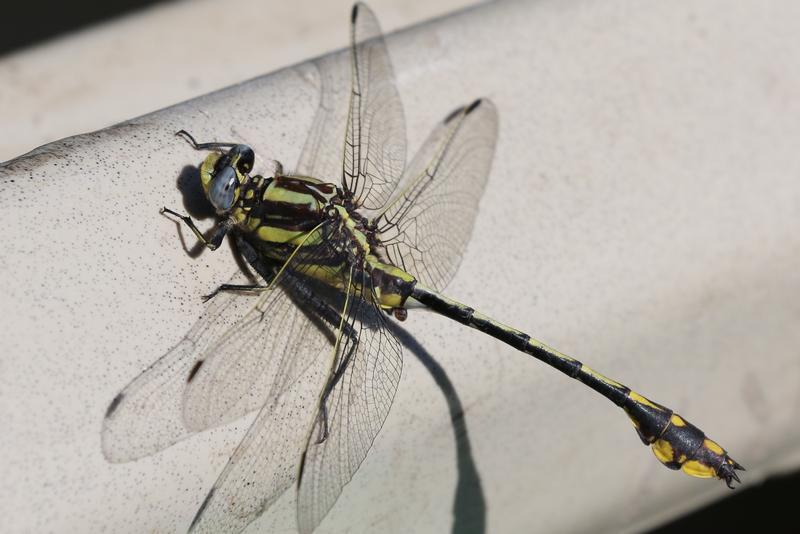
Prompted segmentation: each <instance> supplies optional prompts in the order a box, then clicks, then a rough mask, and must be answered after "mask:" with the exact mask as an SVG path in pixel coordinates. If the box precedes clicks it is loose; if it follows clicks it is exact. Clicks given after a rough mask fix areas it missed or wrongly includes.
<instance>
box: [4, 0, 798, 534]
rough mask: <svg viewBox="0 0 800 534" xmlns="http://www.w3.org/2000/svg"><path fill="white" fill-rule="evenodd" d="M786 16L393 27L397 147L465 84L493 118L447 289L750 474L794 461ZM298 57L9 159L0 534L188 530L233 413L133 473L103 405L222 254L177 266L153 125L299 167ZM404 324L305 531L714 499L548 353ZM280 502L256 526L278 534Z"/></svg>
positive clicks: (580, 6) (233, 433) (401, 527)
mask: <svg viewBox="0 0 800 534" xmlns="http://www.w3.org/2000/svg"><path fill="white" fill-rule="evenodd" d="M798 10H800V6H798V5H797V4H796V3H794V2H790V1H788V0H787V1H783V2H773V3H771V4H770V5H769V6H768V7H765V6H755V5H754V4H739V5H733V4H731V3H729V2H724V1H722V0H695V1H689V0H685V1H678V2H670V3H669V4H666V3H663V2H657V1H655V0H653V1H649V2H631V1H625V0H610V1H607V2H596V3H592V2H583V1H578V0H575V1H557V0H549V1H544V0H542V1H538V2H514V3H501V4H495V5H489V6H484V7H481V8H478V9H475V10H472V11H468V12H464V13H461V14H458V15H456V16H454V17H450V18H446V19H443V20H440V21H437V22H435V23H432V24H428V25H423V26H419V27H416V28H413V29H411V30H409V31H405V32H402V33H400V34H397V35H394V36H392V37H391V38H390V39H389V40H388V44H389V48H390V52H391V54H392V58H393V61H394V65H395V70H396V73H397V77H398V83H399V87H400V93H401V96H402V97H403V100H404V104H405V109H406V115H407V119H408V132H409V147H410V149H411V150H412V151H413V150H415V148H416V147H417V146H418V144H419V143H420V142H421V141H422V139H423V138H424V136H425V135H426V134H427V133H428V131H429V129H430V128H431V127H432V125H433V124H434V123H435V122H436V121H437V120H438V119H439V118H441V117H442V116H443V115H444V114H445V113H447V112H448V111H449V110H451V109H452V108H453V107H454V106H456V105H458V104H461V103H463V102H466V101H468V100H470V99H472V98H473V97H475V96H480V95H484V96H488V97H490V98H491V99H492V100H493V101H494V102H495V103H496V105H497V108H498V110H499V112H500V117H501V125H500V139H499V143H498V146H497V156H496V160H495V164H494V166H493V170H492V175H491V177H490V180H489V186H488V189H487V192H486V194H485V196H484V199H483V202H482V204H481V211H480V213H479V215H478V219H477V224H476V230H475V235H474V238H473V240H472V241H471V242H470V245H469V249H468V252H467V255H466V257H465V260H464V262H463V264H462V267H461V269H460V270H459V272H458V274H457V276H456V279H455V280H454V282H453V283H452V284H451V286H450V287H449V288H448V292H449V294H451V295H452V296H453V297H455V298H458V299H459V300H462V301H464V302H467V303H470V304H471V305H474V306H475V307H477V308H479V309H481V310H482V311H484V312H486V313H489V314H492V315H494V316H496V317H497V318H498V319H501V320H504V321H506V322H509V323H511V324H514V325H515V326H517V327H519V328H522V329H525V330H527V331H528V332H530V333H532V334H533V335H535V336H537V337H539V338H540V339H542V340H544V341H546V342H548V343H550V344H552V345H554V346H556V347H558V348H560V349H561V350H563V351H565V352H567V353H569V354H572V355H574V356H576V357H579V358H581V359H583V360H584V361H586V362H587V363H589V364H590V365H592V366H593V367H595V368H597V369H598V370H601V371H604V372H606V373H607V374H609V375H610V376H612V377H615V378H618V379H620V380H622V381H624V382H625V383H627V384H629V385H630V386H632V387H635V388H636V389H638V390H639V391H641V392H643V393H645V394H647V395H649V396H651V397H652V398H653V399H654V400H657V401H660V402H663V403H665V404H668V405H669V406H671V407H673V408H675V409H677V410H678V411H680V412H681V413H682V414H683V415H685V416H686V417H688V418H689V419H690V420H691V421H692V422H694V423H696V424H698V425H699V426H701V427H702V428H704V429H705V430H706V431H707V432H708V433H709V435H710V436H711V437H713V438H715V439H717V440H718V441H719V442H720V443H721V444H722V445H723V446H725V447H726V448H728V449H729V450H730V451H731V454H732V455H733V456H734V458H736V459H737V460H738V461H740V462H742V463H743V464H745V465H746V466H747V468H748V472H747V473H746V474H745V475H746V479H745V483H750V484H752V483H753V482H754V481H756V480H758V479H759V478H761V477H762V476H764V475H765V474H766V473H768V472H771V471H774V470H775V469H777V468H778V467H787V466H792V465H794V466H796V465H798V463H800V462H798V450H799V449H800V429H798V427H797V425H796V421H797V419H798V416H799V415H800V349H798V347H800V330H799V329H798V328H797V324H798V319H800V301H798V299H797V295H798V293H799V292H800V232H798V228H799V227H800V151H798V150H797V147H798V146H800V105H798V99H797V97H796V95H797V94H800V67H798V66H800V61H798V59H799V58H800V42H798V40H797V39H796V24H795V23H794V21H796V20H797V16H798V15H800V12H798ZM380 15H381V13H380V11H378V16H379V17H380ZM341 35H342V44H344V40H345V39H346V13H343V16H342V17H341ZM306 74H307V71H306V70H305V69H304V68H302V67H299V68H295V69H288V70H284V71H280V72H278V73H276V74H273V75H270V76H266V77H264V78H259V79H257V80H254V81H252V82H248V83H246V84H243V85H239V86H236V87H232V88H230V89H227V90H224V91H221V92H218V93H214V94H211V95H209V96H206V97H202V98H199V99H196V100H193V101H189V102H187V103H185V104H182V105H179V106H175V107H173V108H169V109H166V110H164V111H161V112H158V113H155V114H152V115H148V116H145V117H142V118H140V119H137V120H135V121H133V122H131V123H128V124H125V125H121V126H118V127H116V128H113V129H110V130H106V131H102V132H99V133H95V134H90V135H87V136H83V137H77V138H73V139H68V140H65V141H61V142H58V143H55V144H53V145H49V146H47V147H45V148H44V149H42V150H41V151H39V152H38V153H37V154H33V155H30V156H28V157H26V158H22V159H19V160H16V161H14V162H11V163H9V164H6V165H5V167H3V168H1V169H0V180H2V187H0V206H2V209H0V214H1V215H0V225H2V228H3V229H4V235H5V238H6V239H5V246H4V247H3V251H2V253H1V254H0V280H2V283H1V284H0V313H1V314H2V317H3V321H2V322H1V323H0V339H2V349H1V350H0V352H1V353H2V359H0V420H2V421H3V427H4V432H3V439H2V440H0V457H2V458H3V477H2V479H0V480H2V481H0V515H2V517H3V518H4V525H5V526H4V528H6V529H8V530H9V531H12V532H28V531H36V532H40V531H63V532H66V531H113V532H144V531H148V532H149V531H156V532H172V531H183V530H185V528H186V527H187V526H188V524H189V521H190V520H191V518H192V516H193V514H194V512H195V511H196V509H197V506H198V505H199V504H200V502H201V500H202V499H203V497H204V496H205V493H206V491H207V490H208V488H210V486H211V484H212V483H213V481H214V479H215V478H216V476H217V474H218V473H219V471H220V470H221V469H222V467H223V466H224V464H225V461H226V459H227V457H228V455H229V454H230V453H231V452H232V450H233V447H235V445H236V443H237V441H238V440H239V439H240V438H241V436H242V435H243V432H244V430H245V428H246V426H247V422H246V421H241V422H238V423H236V424H232V425H230V426H229V427H227V428H224V429H219V430H215V431H212V432H209V433H205V434H201V435H199V436H197V437H195V438H193V439H190V440H187V441H184V442H182V443H180V444H178V445H176V446H174V447H172V448H170V449H168V450H166V451H164V452H163V453H160V454H157V455H155V456H152V457H150V458H146V459H143V460H141V461H138V462H135V463H131V464H124V465H109V464H107V463H106V462H105V461H104V459H103V456H102V454H101V450H100V424H101V420H102V417H103V412H104V410H105V408H106V406H107V404H108V402H109V401H110V400H111V399H112V398H113V397H114V395H115V394H116V393H117V392H118V391H119V389H120V388H121V387H123V386H124V385H125V384H126V383H127V382H128V381H129V380H130V379H131V378H133V377H134V376H135V375H136V374H137V373H138V372H139V371H141V370H142V369H143V368H144V367H145V366H146V365H148V364H149V363H151V362H152V361H153V360H155V359H156V358H157V357H158V356H159V355H160V354H162V353H163V352H164V351H165V350H167V349H168V348H169V347H170V346H171V345H172V344H173V343H174V342H175V341H177V340H178V339H179V338H180V337H181V335H182V334H183V333H184V331H185V330H186V328H187V327H188V326H189V325H190V324H191V323H192V322H193V321H194V319H195V318H196V317H197V316H198V314H199V313H200V311H201V310H202V306H203V305H202V302H201V301H200V299H199V296H200V295H202V294H204V293H205V292H207V291H208V290H209V288H212V287H214V286H215V285H216V284H218V283H219V282H220V281H222V280H225V279H226V278H227V277H228V276H229V275H230V274H231V273H232V272H234V271H235V269H236V266H235V263H234V261H233V258H232V256H231V254H230V253H229V252H228V251H227V250H220V251H218V252H216V253H203V254H201V255H199V256H198V257H196V258H192V257H189V256H187V254H186V252H185V251H184V249H183V248H182V247H181V242H180V238H179V235H180V233H181V232H179V230H178V228H177V226H176V225H175V224H174V223H173V222H172V221H170V220H168V219H165V218H163V217H161V216H159V215H158V209H159V208H160V207H161V206H162V205H167V206H172V207H178V208H181V209H182V196H181V192H180V191H179V190H178V189H177V187H176V181H177V179H178V176H179V175H180V173H181V172H182V170H183V169H184V168H185V166H187V165H193V164H196V163H197V154H196V153H194V152H193V151H192V150H191V149H190V148H189V147H188V146H187V145H186V144H185V143H183V142H181V141H180V140H178V139H176V138H174V137H173V135H172V134H173V132H174V131H175V130H177V129H179V128H186V129H189V130H190V131H192V132H193V133H194V134H195V135H196V136H197V137H198V138H202V139H207V138H230V136H231V135H232V127H234V128H235V131H236V133H237V134H238V135H239V136H241V138H243V139H245V140H246V141H248V142H250V143H251V144H253V145H254V146H255V148H256V149H257V150H259V151H260V153H261V154H262V155H263V156H265V157H276V158H278V159H281V160H282V161H284V162H285V163H286V165H287V166H289V167H291V165H292V163H293V162H294V161H296V159H297V156H298V153H299V150H300V147H301V146H302V142H303V139H304V135H305V133H306V130H307V128H308V127H309V125H310V122H311V118H312V115H313V111H314V106H315V102H316V93H315V86H314V84H313V83H310V78H308V77H307V76H306ZM204 222H205V223H206V224H210V221H208V220H207V221H204ZM183 235H184V237H186V239H187V241H188V246H189V247H191V246H192V244H193V241H192V240H191V239H190V238H189V237H188V236H187V234H186V233H185V232H183ZM405 326H406V327H407V328H408V330H409V331H410V332H411V333H412V334H413V335H414V336H416V337H417V339H418V340H419V341H420V342H421V343H422V344H423V345H424V346H425V347H426V348H427V350H428V351H430V353H431V354H432V355H433V356H434V357H435V359H436V361H437V362H438V364H439V365H440V366H441V369H442V370H443V371H441V372H439V373H438V374H437V373H434V374H433V375H432V374H431V372H429V370H428V368H426V367H425V366H424V365H421V364H420V361H419V360H418V359H417V358H415V357H414V356H413V355H412V354H410V353H408V352H407V354H406V365H405V367H404V371H403V378H402V381H401V384H400V390H399V392H398V394H397V397H396V398H395V403H394V407H393V409H392V412H391V413H390V415H389V418H388V420H387V422H386V424H385V425H384V428H383V430H382V431H381V433H380V435H379V436H378V438H377V440H376V442H375V445H374V447H373V450H372V451H371V452H370V454H369V456H368V457H367V460H366V461H365V462H364V464H363V465H362V467H361V469H360V470H359V471H358V473H357V474H356V476H355V478H354V479H353V481H352V483H351V484H349V485H348V486H347V487H346V488H345V491H344V493H343V494H342V497H341V498H340V500H339V502H338V503H337V504H336V506H335V507H334V509H333V510H332V512H331V513H330V515H329V516H328V517H327V518H326V519H325V521H324V522H323V524H322V525H321V527H320V529H319V532H362V531H367V530H382V531H386V532H409V531H412V532H444V531H449V530H457V531H459V532H470V531H471V532H481V531H483V530H484V529H485V531H486V532H492V533H495V532H521V531H522V532H529V531H537V532H584V531H592V532H621V531H634V530H637V529H640V528H643V527H644V526H645V525H652V524H654V523H656V522H658V521H660V520H664V519H666V518H667V517H669V516H670V515H673V514H675V513H677V512H679V511H681V510H684V509H687V508H691V507H695V506H698V505H699V504H701V503H703V502H706V501H708V500H710V499H714V498H718V497H721V496H723V495H726V494H727V493H728V490H727V489H725V488H724V485H723V484H721V483H714V482H710V481H699V480H694V479H690V478H688V477H686V476H684V475H681V474H678V473H673V472H670V471H668V470H666V469H664V468H662V467H660V466H659V465H658V464H657V462H656V461H655V460H654V459H653V458H652V454H651V453H650V452H649V451H648V450H647V449H646V448H645V447H642V446H641V445H640V444H639V442H638V439H637V438H636V436H635V434H634V432H633V430H632V429H631V427H630V424H629V423H628V421H627V420H626V418H625V416H624V414H622V412H620V411H619V410H617V409H616V408H614V407H613V406H611V405H610V404H609V403H607V402H605V401H603V400H602V399H600V398H599V397H597V396H596V395H595V394H594V393H592V392H591V391H588V390H585V388H582V387H581V386H580V385H578V384H575V383H572V382H571V381H569V380H568V379H566V378H564V377H563V376H561V375H560V374H558V373H556V372H554V371H552V370H550V369H547V368H546V367H545V366H543V365H541V364H539V363H538V362H535V361H533V360H532V359H530V358H528V357H525V356H523V355H521V354H518V353H515V352H514V351H513V350H511V349H508V348H505V347H504V346H500V345H499V344H498V343H496V342H494V341H493V340H491V339H488V338H485V336H482V335H480V334H479V333H477V332H473V331H468V330H466V329H464V328H461V327H459V326H458V325H456V324H452V323H450V322H448V321H446V320H445V319H440V318H435V317H431V316H429V315H421V314H412V315H411V316H410V317H409V320H408V321H407V322H406V323H405ZM442 373H445V374H444V375H443V374H442ZM433 376H436V377H437V379H438V380H434V379H432V377H433ZM448 384H449V386H451V388H448ZM448 391H449V393H448V394H446V395H443V393H444V392H448ZM454 395H455V397H454ZM462 410H463V417H460V416H459V417H455V418H453V417H451V415H453V413H452V412H459V411H462ZM456 415H457V414H456ZM792 459H793V460H792ZM293 499H294V495H293V493H292V492H287V494H286V495H285V496H284V498H283V499H282V500H281V501H279V502H278V504H277V505H276V506H275V507H273V509H271V510H270V511H269V512H268V513H267V514H266V515H265V516H264V517H263V518H262V519H260V520H259V521H258V522H256V523H254V524H253V525H252V526H251V529H250V531H251V532H262V531H263V532H292V531H293V530H294V511H293Z"/></svg>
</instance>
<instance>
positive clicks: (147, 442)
mask: <svg viewBox="0 0 800 534" xmlns="http://www.w3.org/2000/svg"><path fill="white" fill-rule="evenodd" d="M229 282H230V283H232V284H244V283H248V282H249V280H248V279H247V278H246V277H245V275H243V274H237V275H235V276H234V277H233V278H231V280H230V281H229ZM280 295H282V293H279V292H275V293H273V294H272V295H263V296H262V297H261V298H257V297H249V298H248V297H242V296H237V295H234V294H232V293H222V294H220V295H219V296H217V297H216V298H214V299H213V300H212V301H211V303H210V305H209V306H208V308H207V309H206V311H205V312H204V313H203V315H202V316H201V317H200V318H199V319H198V320H197V321H196V322H195V323H194V325H193V326H192V328H191V329H190V330H189V332H188V333H187V334H186V335H185V336H184V338H183V339H182V340H181V341H180V342H178V344H177V345H175V346H174V347H173V348H172V349H171V350H170V351H169V352H167V353H166V354H165V355H164V356H162V357H161V359H159V360H158V361H157V362H156V363H154V364H153V365H152V366H150V367H149V368H148V369H146V370H145V371H144V372H142V374H140V375H139V376H138V377H136V378H135V379H134V380H133V381H132V382H131V383H130V384H128V385H127V386H126V387H125V389H123V390H122V392H120V394H119V395H117V397H116V398H115V399H114V400H113V401H112V402H111V405H110V406H109V408H108V410H107V413H106V417H105V419H104V421H103V431H102V441H103V454H104V455H105V457H106V458H107V459H108V460H109V461H112V462H127V461H131V460H135V459H137V458H142V457H144V456H148V455H150V454H153V453H156V452H158V451H160V450H162V449H165V448H167V447H169V446H170V445H172V444H174V443H176V442H178V441H180V440H182V439H184V438H186V437H188V436H190V435H191V434H193V433H194V432H196V431H197V430H201V429H200V428H194V429H190V428H188V427H187V426H186V425H185V424H184V420H183V393H184V389H185V386H186V380H187V377H188V376H189V374H190V372H191V370H192V368H193V367H194V366H195V364H196V362H197V360H198V359H199V358H201V357H202V355H203V354H206V352H207V350H208V348H209V347H210V346H215V345H216V344H217V341H218V340H219V339H220V338H221V337H222V336H224V334H225V332H226V331H232V330H235V328H236V326H235V325H236V324H237V322H238V321H237V319H239V318H241V317H243V316H245V315H246V314H247V312H248V309H250V308H253V307H254V305H255V306H262V307H263V306H266V305H268V302H269V301H270V298H272V301H275V298H276V297H280ZM272 324H273V323H272V322H271V321H267V322H265V323H264V334H265V335H270V333H271V332H270V329H269V327H270V326H271V325H272ZM212 426H213V425H212ZM206 428H207V427H206Z"/></svg>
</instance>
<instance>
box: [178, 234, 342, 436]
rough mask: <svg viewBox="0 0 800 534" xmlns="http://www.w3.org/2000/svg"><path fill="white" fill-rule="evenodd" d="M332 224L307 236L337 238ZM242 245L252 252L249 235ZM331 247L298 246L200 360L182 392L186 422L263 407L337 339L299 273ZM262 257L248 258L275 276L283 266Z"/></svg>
mask: <svg viewBox="0 0 800 534" xmlns="http://www.w3.org/2000/svg"><path fill="white" fill-rule="evenodd" d="M330 231H331V227H330V225H326V226H324V227H319V228H317V229H316V230H314V231H313V232H312V233H311V234H310V235H309V237H308V239H307V240H306V241H305V242H304V243H311V242H316V241H323V243H326V241H324V239H326V238H330V239H331V240H334V239H335V238H334V237H333V236H329V235H328V233H329V232H330ZM324 236H325V237H324ZM239 247H240V250H241V251H242V253H243V255H244V256H245V258H248V256H252V254H251V252H250V250H252V247H251V246H249V245H247V243H246V242H245V241H241V242H240V244H239ZM245 247H249V250H248V249H246V248H245ZM331 255H332V251H331V249H330V247H329V246H328V245H325V244H322V245H316V246H311V245H305V244H304V245H302V246H300V248H299V249H297V253H295V254H294V255H293V256H292V257H291V259H290V260H288V261H287V263H286V265H285V266H283V269H282V270H281V273H280V275H278V277H277V282H276V284H275V288H274V289H272V290H269V291H266V292H265V293H266V294H267V295H266V296H265V297H264V298H263V299H261V300H260V301H259V302H258V304H257V305H256V306H254V307H253V308H252V309H251V310H250V311H249V312H248V313H247V314H246V315H245V316H244V317H242V318H241V320H239V321H238V322H237V323H236V325H235V326H234V327H233V328H230V329H229V330H228V331H227V332H226V333H225V334H223V335H222V336H220V337H219V338H218V339H217V340H216V341H215V343H214V344H213V345H211V346H210V347H209V348H208V349H207V350H206V352H205V353H204V354H203V355H202V356H201V357H200V358H199V359H198V360H197V361H196V363H195V365H194V367H193V368H192V370H191V371H190V374H189V375H188V376H187V380H186V387H185V393H184V397H183V420H184V423H185V424H186V425H187V427H189V428H190V429H192V430H203V429H206V428H211V427H214V426H217V425H220V424H222V423H225V422H228V421H233V420H235V419H238V418H239V417H241V416H242V415H244V414H246V413H250V412H252V411H254V410H257V409H259V408H261V407H262V406H263V404H264V403H265V402H266V401H267V399H268V398H272V397H274V396H276V395H278V394H280V393H281V392H282V391H283V390H284V389H285V388H286V387H287V386H288V384H290V383H292V382H293V381H294V380H295V379H296V378H297V376H299V375H301V374H302V373H303V372H304V370H305V369H306V367H307V366H308V365H309V364H310V360H309V359H310V358H312V359H313V357H314V355H315V354H316V353H317V352H318V351H319V350H321V349H322V348H323V347H326V346H331V345H332V343H333V340H334V339H335V329H336V327H337V326H338V325H335V326H330V325H329V324H326V323H325V321H324V320H320V318H319V308H318V305H319V299H316V298H315V297H314V296H313V294H312V291H311V289H309V288H308V287H307V282H306V280H305V279H304V278H303V277H302V276H300V275H299V273H302V272H303V271H304V270H305V269H308V268H309V267H310V266H316V264H317V263H318V262H320V261H321V260H322V258H330V257H331ZM248 261H251V259H248ZM262 261H263V260H262V259H259V258H258V257H257V256H256V257H255V259H253V260H252V263H255V265H252V263H251V265H252V266H253V267H254V268H255V269H256V271H257V272H259V274H261V275H262V277H264V278H269V279H273V278H274V277H275V273H277V272H278V270H279V269H280V266H275V265H272V264H269V265H266V264H263V265H262V263H260V262H262ZM315 306H317V307H315Z"/></svg>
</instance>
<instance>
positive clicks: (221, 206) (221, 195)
mask: <svg viewBox="0 0 800 534" xmlns="http://www.w3.org/2000/svg"><path fill="white" fill-rule="evenodd" d="M237 187H239V179H238V178H237V177H236V171H234V170H233V167H231V166H230V165H229V166H227V167H223V168H222V169H220V171H219V172H218V173H217V174H216V176H214V181H213V182H211V188H210V189H209V191H208V200H209V201H211V204H213V205H214V207H215V208H217V209H218V210H220V211H228V210H229V209H231V207H232V206H233V201H234V198H235V196H236V188H237Z"/></svg>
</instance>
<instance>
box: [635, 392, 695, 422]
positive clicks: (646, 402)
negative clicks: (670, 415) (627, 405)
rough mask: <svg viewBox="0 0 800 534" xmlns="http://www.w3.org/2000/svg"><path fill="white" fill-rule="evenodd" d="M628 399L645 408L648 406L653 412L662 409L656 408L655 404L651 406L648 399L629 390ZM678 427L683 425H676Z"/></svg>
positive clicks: (651, 403)
mask: <svg viewBox="0 0 800 534" xmlns="http://www.w3.org/2000/svg"><path fill="white" fill-rule="evenodd" d="M628 397H630V398H631V399H632V400H634V401H636V402H638V403H639V404H644V405H645V406H649V407H650V408H653V409H654V410H658V411H661V410H662V408H661V407H660V406H656V405H655V404H653V402H652V401H651V400H650V399H648V398H647V397H643V396H642V395H639V394H638V393H636V392H635V391H633V390H631V392H630V393H628ZM678 426H683V425H678Z"/></svg>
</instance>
